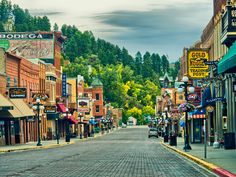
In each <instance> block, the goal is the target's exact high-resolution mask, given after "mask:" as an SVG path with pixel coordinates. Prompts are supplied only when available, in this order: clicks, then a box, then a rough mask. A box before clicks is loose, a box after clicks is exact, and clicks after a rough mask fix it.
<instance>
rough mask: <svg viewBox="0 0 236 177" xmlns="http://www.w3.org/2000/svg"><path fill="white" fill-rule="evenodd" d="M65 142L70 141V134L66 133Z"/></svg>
mask: <svg viewBox="0 0 236 177" xmlns="http://www.w3.org/2000/svg"><path fill="white" fill-rule="evenodd" d="M66 142H67V143H69V142H70V134H66Z"/></svg>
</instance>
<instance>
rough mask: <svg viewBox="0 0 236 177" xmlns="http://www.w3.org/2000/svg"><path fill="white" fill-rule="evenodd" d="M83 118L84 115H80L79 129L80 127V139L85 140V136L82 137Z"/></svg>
mask: <svg viewBox="0 0 236 177" xmlns="http://www.w3.org/2000/svg"><path fill="white" fill-rule="evenodd" d="M82 117H83V115H82V114H81V113H79V118H80V122H79V124H80V125H79V127H80V134H79V137H80V139H82V138H83V136H82Z"/></svg>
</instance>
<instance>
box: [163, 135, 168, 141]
mask: <svg viewBox="0 0 236 177" xmlns="http://www.w3.org/2000/svg"><path fill="white" fill-rule="evenodd" d="M168 138H169V136H168V135H164V143H168Z"/></svg>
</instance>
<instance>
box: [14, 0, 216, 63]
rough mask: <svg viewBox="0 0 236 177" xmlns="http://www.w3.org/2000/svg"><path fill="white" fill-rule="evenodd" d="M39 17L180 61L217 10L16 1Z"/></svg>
mask: <svg viewBox="0 0 236 177" xmlns="http://www.w3.org/2000/svg"><path fill="white" fill-rule="evenodd" d="M11 1H12V3H13V4H18V5H20V7H21V8H24V9H29V10H30V12H31V13H32V14H33V15H47V16H48V17H49V19H50V21H51V23H52V24H54V23H55V22H56V23H57V24H58V25H59V26H61V25H62V24H68V25H69V24H70V25H75V26H77V27H78V28H79V30H81V31H85V30H89V31H92V32H93V34H94V35H95V36H96V37H99V38H102V39H105V40H106V41H109V42H111V43H113V44H117V45H119V46H120V47H125V48H126V49H128V50H129V52H130V53H131V54H132V55H133V56H134V55H135V53H136V52H137V51H140V52H141V53H142V54H144V52H146V51H149V52H151V53H153V52H154V53H159V54H160V55H162V54H167V55H168V57H169V59H170V60H172V61H175V60H177V59H178V58H179V57H180V56H181V54H182V49H183V47H189V46H190V45H192V44H193V43H194V42H196V41H197V40H199V39H200V35H201V33H202V31H203V29H204V27H205V26H206V25H207V23H208V21H209V20H210V18H211V16H212V13H213V5H212V0H11Z"/></svg>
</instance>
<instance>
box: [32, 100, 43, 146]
mask: <svg viewBox="0 0 236 177" xmlns="http://www.w3.org/2000/svg"><path fill="white" fill-rule="evenodd" d="M36 103H37V104H36V106H33V109H34V110H37V121H38V143H37V146H42V143H41V135H40V133H41V130H40V123H41V120H40V110H42V109H44V107H43V106H41V105H40V98H36Z"/></svg>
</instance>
